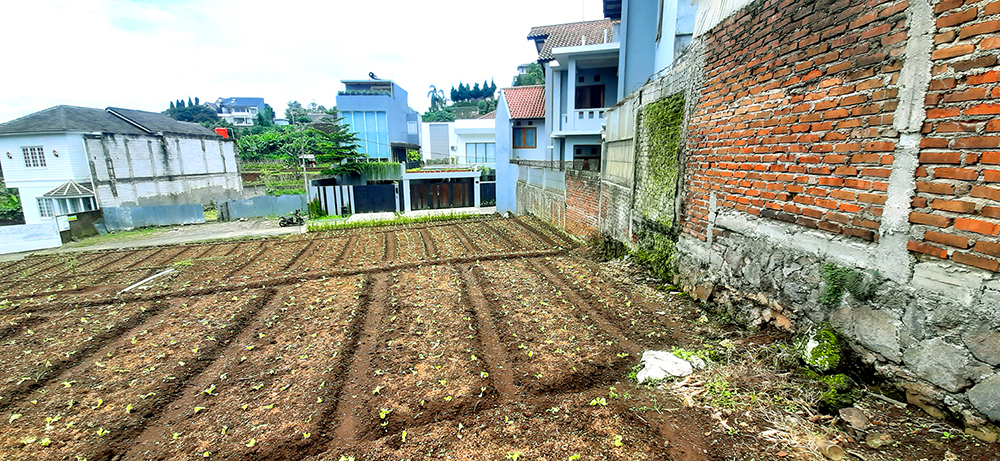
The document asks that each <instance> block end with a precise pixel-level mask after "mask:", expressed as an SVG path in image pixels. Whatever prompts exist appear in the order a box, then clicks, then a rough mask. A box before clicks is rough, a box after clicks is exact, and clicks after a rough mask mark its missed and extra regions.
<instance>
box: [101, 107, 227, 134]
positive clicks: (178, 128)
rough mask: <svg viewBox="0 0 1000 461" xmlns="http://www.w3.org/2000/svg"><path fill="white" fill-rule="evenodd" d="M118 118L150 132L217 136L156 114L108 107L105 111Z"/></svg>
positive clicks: (194, 124) (195, 125) (193, 125)
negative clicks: (123, 118)
mask: <svg viewBox="0 0 1000 461" xmlns="http://www.w3.org/2000/svg"><path fill="white" fill-rule="evenodd" d="M106 110H107V111H108V112H111V113H113V114H115V115H118V116H120V117H125V118H126V119H128V120H129V121H131V122H135V123H138V124H139V125H142V127H143V128H145V129H147V130H149V131H150V132H153V133H156V132H164V133H174V134H193V135H200V136H217V135H216V133H215V132H214V131H212V130H210V129H208V128H205V127H204V126H202V125H200V124H198V123H191V122H179V121H177V120H174V119H173V118H170V117H168V116H166V115H164V114H161V113H158V112H146V111H144V110H134V109H122V108H120V107H109V108H107V109H106Z"/></svg>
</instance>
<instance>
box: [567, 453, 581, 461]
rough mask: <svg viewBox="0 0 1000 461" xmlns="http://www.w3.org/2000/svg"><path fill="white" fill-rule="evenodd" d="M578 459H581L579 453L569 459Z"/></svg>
mask: <svg viewBox="0 0 1000 461" xmlns="http://www.w3.org/2000/svg"><path fill="white" fill-rule="evenodd" d="M578 459H580V454H579V453H577V454H575V455H572V456H570V457H569V461H576V460H578Z"/></svg>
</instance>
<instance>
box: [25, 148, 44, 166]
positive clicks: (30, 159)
mask: <svg viewBox="0 0 1000 461" xmlns="http://www.w3.org/2000/svg"><path fill="white" fill-rule="evenodd" d="M21 153H22V154H24V166H25V167H28V168H40V167H43V166H45V151H44V150H42V146H33V147H22V148H21Z"/></svg>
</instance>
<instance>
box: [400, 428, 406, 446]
mask: <svg viewBox="0 0 1000 461" xmlns="http://www.w3.org/2000/svg"><path fill="white" fill-rule="evenodd" d="M400 439H402V441H403V442H404V443H405V442H406V431H405V430H404V431H403V433H402V434H400Z"/></svg>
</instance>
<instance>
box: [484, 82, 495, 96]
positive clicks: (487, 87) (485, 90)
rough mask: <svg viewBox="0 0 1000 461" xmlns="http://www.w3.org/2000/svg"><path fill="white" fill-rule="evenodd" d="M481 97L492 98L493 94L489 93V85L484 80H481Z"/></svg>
mask: <svg viewBox="0 0 1000 461" xmlns="http://www.w3.org/2000/svg"><path fill="white" fill-rule="evenodd" d="M481 97H483V98H490V97H493V93H492V92H491V91H490V83H489V82H487V81H486V80H483V94H482V96H481Z"/></svg>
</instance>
